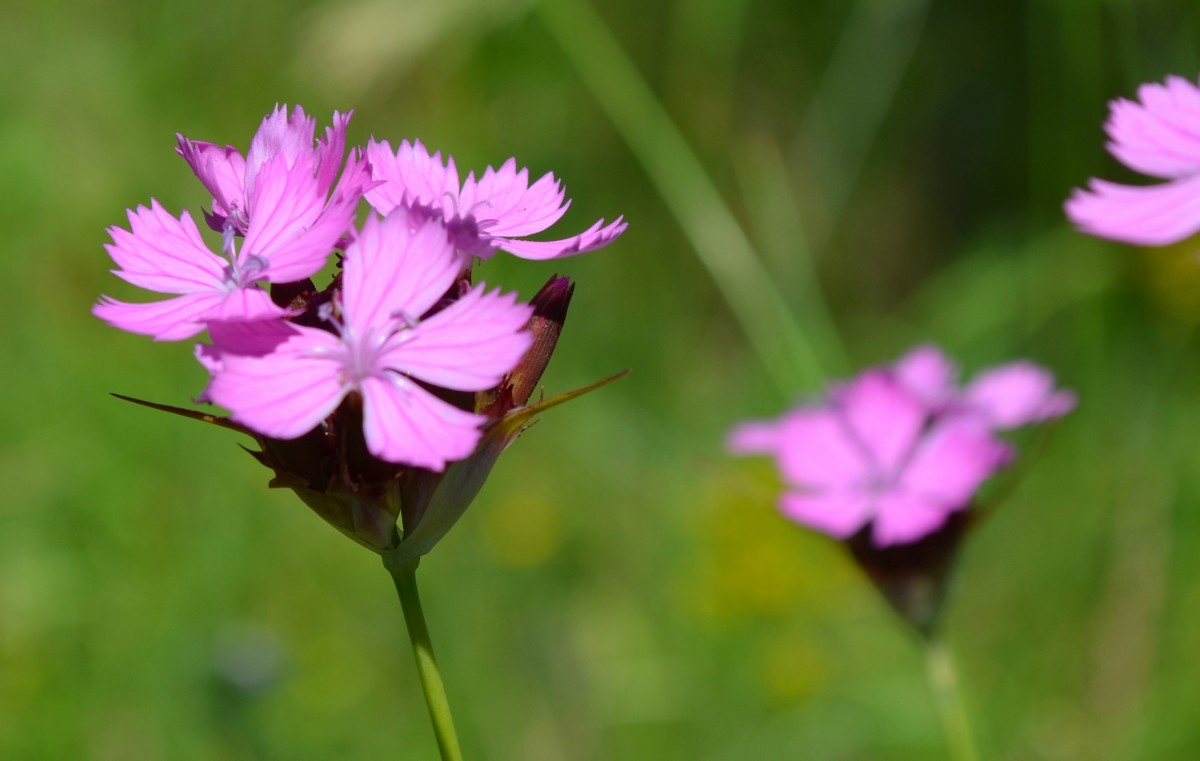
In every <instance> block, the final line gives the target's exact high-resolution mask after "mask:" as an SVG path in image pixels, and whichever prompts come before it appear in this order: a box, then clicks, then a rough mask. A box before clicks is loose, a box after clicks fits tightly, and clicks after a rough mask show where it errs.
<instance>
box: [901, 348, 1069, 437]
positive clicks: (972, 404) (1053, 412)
mask: <svg viewBox="0 0 1200 761" xmlns="http://www.w3.org/2000/svg"><path fill="white" fill-rule="evenodd" d="M893 372H894V373H895V374H896V377H897V378H898V379H899V381H900V383H901V384H902V385H904V387H905V388H906V389H908V391H909V393H911V394H913V395H914V396H916V397H917V398H918V399H920V400H921V401H922V402H923V403H924V404H925V405H926V406H927V407H928V410H929V412H930V413H932V414H946V413H951V412H953V413H955V414H958V415H974V416H976V417H978V418H979V419H980V421H981V422H983V423H985V424H986V425H988V426H990V427H992V428H995V429H997V430H1006V429H1009V428H1019V427H1021V426H1023V425H1029V424H1030V423H1039V422H1041V421H1043V420H1047V419H1050V418H1055V417H1061V416H1062V415H1065V414H1066V413H1068V412H1070V411H1071V410H1073V409H1074V408H1075V402H1076V399H1075V394H1074V392H1072V391H1064V390H1057V389H1055V388H1054V376H1053V375H1052V374H1051V373H1050V372H1049V371H1048V370H1046V369H1045V368H1042V367H1039V366H1037V365H1035V364H1034V363H1032V362H1029V361H1026V360H1018V361H1016V362H1009V363H1007V364H1004V365H999V366H997V367H993V368H991V369H988V370H985V371H983V372H981V373H979V374H978V375H976V376H975V377H974V378H973V379H971V382H970V383H968V384H967V385H966V386H965V387H961V388H960V387H959V386H958V374H959V371H958V367H957V366H956V365H955V364H954V362H952V361H951V360H950V358H949V357H947V356H946V355H945V354H943V353H942V350H941V349H939V348H938V347H936V346H934V345H933V344H925V345H923V346H918V347H917V348H915V349H913V350H912V351H910V352H909V353H908V354H906V355H904V356H903V357H901V358H900V359H899V360H898V361H897V362H896V364H895V365H894V366H893Z"/></svg>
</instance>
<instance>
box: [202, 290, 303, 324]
mask: <svg viewBox="0 0 1200 761" xmlns="http://www.w3.org/2000/svg"><path fill="white" fill-rule="evenodd" d="M288 314H290V313H289V312H288V311H287V310H286V309H284V308H283V307H281V306H279V305H278V304H276V303H275V302H274V301H271V296H270V294H268V293H267V292H266V291H264V290H263V289H262V288H259V287H258V286H250V287H248V288H235V289H233V290H232V291H230V292H229V293H227V294H225V297H224V298H223V299H221V301H220V302H219V303H218V304H217V306H216V308H215V309H214V310H213V311H212V312H211V313H209V314H208V315H206V316H205V320H225V321H229V322H254V321H258V320H271V319H276V318H280V317H284V316H286V315H288Z"/></svg>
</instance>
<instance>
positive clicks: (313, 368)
mask: <svg viewBox="0 0 1200 761" xmlns="http://www.w3.org/2000/svg"><path fill="white" fill-rule="evenodd" d="M459 272H460V261H459V258H458V255H457V253H456V252H455V250H454V248H453V246H452V245H451V244H450V243H449V241H448V239H447V237H446V233H445V230H444V228H442V226H441V224H440V223H439V222H437V221H432V220H426V221H420V220H416V219H414V218H413V217H411V216H410V215H409V213H408V212H407V210H405V209H400V210H398V211H396V212H395V213H393V214H390V215H389V216H388V217H387V218H386V219H383V220H382V221H381V220H378V219H375V218H374V217H372V218H371V219H369V220H368V221H367V223H366V225H365V226H364V227H363V229H362V232H361V233H360V234H359V235H358V236H357V238H356V239H355V240H354V242H352V243H351V244H350V245H349V246H348V247H347V249H346V254H345V258H344V260H343V275H342V290H341V299H340V303H336V302H335V305H334V308H333V309H331V310H327V315H326V316H327V317H328V319H329V321H330V322H332V323H333V325H334V326H335V327H336V329H337V332H336V333H333V332H329V331H325V330H320V329H317V328H311V327H306V326H302V325H296V324H292V323H287V322H282V321H272V322H267V323H265V324H263V325H262V326H261V331H259V332H257V333H256V329H255V327H254V326H253V325H250V324H247V325H243V326H241V329H240V330H238V331H233V332H224V331H218V332H217V334H216V336H214V338H215V340H217V341H218V343H217V344H216V345H215V346H214V347H213V349H211V350H209V352H208V356H206V357H205V358H204V360H203V361H204V362H205V364H206V366H207V367H209V369H210V370H211V371H212V372H213V378H212V382H211V383H210V384H209V386H208V388H207V390H206V391H205V397H206V398H207V399H209V400H211V401H213V402H215V403H217V404H220V405H221V406H223V407H226V408H228V409H229V410H230V411H231V412H232V415H231V418H232V419H233V420H234V421H236V422H238V423H241V424H243V425H245V426H246V427H248V428H250V429H252V430H254V431H256V432H258V433H261V434H263V435H264V436H268V437H271V438H275V439H293V438H297V437H299V436H302V435H303V434H305V433H307V432H308V431H311V430H312V429H313V428H315V427H316V426H317V425H318V424H320V423H321V421H322V420H324V419H325V418H326V417H328V416H329V415H330V414H332V413H333V411H334V410H335V409H336V408H337V407H338V405H339V404H340V403H341V402H342V400H343V399H344V398H345V397H346V396H347V395H348V394H351V393H357V394H359V395H361V398H362V415H363V433H364V436H365V439H366V444H367V449H368V450H369V451H370V452H371V453H372V454H373V455H375V456H376V457H378V458H379V459H381V460H386V461H389V462H394V463H404V464H408V465H413V466H418V467H423V468H428V469H430V470H437V471H440V470H442V469H444V468H445V466H446V463H447V462H448V461H451V460H457V459H461V458H463V457H466V456H468V455H469V454H471V452H472V451H473V450H474V448H475V445H476V443H477V442H478V441H479V438H480V435H481V432H480V425H481V424H482V423H483V422H485V421H486V419H487V418H486V417H485V416H482V415H477V414H475V413H473V412H468V411H465V410H462V409H459V408H458V407H455V406H454V405H452V404H450V403H448V402H446V401H443V400H442V399H440V398H438V397H437V396H436V395H434V394H433V393H432V392H430V391H429V390H427V389H426V388H425V387H424V385H423V384H430V385H433V386H438V387H441V388H445V389H452V390H456V391H481V390H485V389H489V388H492V387H494V386H495V385H496V384H497V383H499V381H500V380H501V378H502V377H503V376H504V375H505V373H507V372H509V371H510V370H512V369H513V368H514V367H515V366H516V365H517V363H518V362H519V361H520V359H521V357H522V355H523V354H524V353H525V351H526V350H527V349H528V348H529V347H530V344H531V342H532V338H531V335H530V333H529V332H528V331H525V330H523V328H524V327H525V325H526V323H527V322H528V320H529V317H530V315H531V313H532V309H531V308H530V307H529V306H527V305H524V304H517V303H516V300H515V296H514V294H511V293H510V294H504V295H501V294H500V293H499V291H498V290H497V291H492V292H491V293H485V292H484V287H483V285H482V284H481V285H477V286H475V287H474V288H473V289H471V290H470V291H468V292H467V293H466V294H465V295H463V296H462V297H460V298H459V299H457V300H456V301H454V302H452V303H451V304H449V305H448V306H446V307H445V308H443V309H441V310H440V311H436V312H435V313H433V314H432V315H427V312H429V310H430V308H431V307H433V306H434V305H435V304H436V303H437V302H438V301H439V299H441V297H442V296H443V295H444V294H445V293H446V292H447V290H448V289H449V288H450V287H451V286H452V285H453V284H454V283H455V282H456V281H457V278H458V275H459ZM263 335H266V336H267V337H268V338H269V339H271V342H272V343H273V344H274V345H273V348H272V349H271V350H270V351H269V352H265V351H264V350H263V341H262V340H261V339H262V338H263ZM214 354H215V356H214Z"/></svg>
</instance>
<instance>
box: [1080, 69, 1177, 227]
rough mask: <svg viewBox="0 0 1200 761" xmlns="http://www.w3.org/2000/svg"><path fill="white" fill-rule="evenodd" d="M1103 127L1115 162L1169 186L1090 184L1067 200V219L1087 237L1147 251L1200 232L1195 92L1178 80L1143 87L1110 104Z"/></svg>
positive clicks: (1104, 182) (1096, 180)
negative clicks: (1131, 96)
mask: <svg viewBox="0 0 1200 761" xmlns="http://www.w3.org/2000/svg"><path fill="white" fill-rule="evenodd" d="M1104 129H1105V131H1106V132H1107V133H1108V136H1109V138H1110V140H1109V143H1108V150H1109V152H1110V153H1111V154H1112V155H1113V156H1115V157H1116V158H1117V160H1119V161H1120V162H1121V163H1123V164H1125V165H1126V166H1128V167H1129V168H1131V169H1135V170H1137V171H1139V172H1141V173H1143V174H1147V175H1150V176H1152V177H1159V178H1162V179H1165V180H1168V182H1165V183H1162V184H1160V185H1151V186H1130V185H1120V184H1117V183H1113V182H1106V181H1104V180H1099V179H1092V180H1091V181H1090V182H1089V184H1088V189H1087V190H1083V189H1076V190H1075V192H1074V193H1073V194H1072V195H1071V197H1070V198H1069V199H1067V202H1066V205H1065V208H1066V213H1067V217H1068V218H1070V220H1071V221H1072V222H1074V223H1075V224H1076V225H1077V226H1078V227H1079V229H1080V230H1082V231H1083V232H1085V233H1089V234H1091V235H1096V236H1099V237H1101V238H1111V239H1112V240H1119V241H1123V242H1126V243H1133V244H1137V245H1145V246H1164V245H1168V244H1171V243H1176V242H1178V241H1181V240H1183V239H1184V238H1187V237H1189V236H1191V235H1192V234H1193V233H1195V232H1196V231H1198V230H1200V88H1198V87H1197V86H1196V85H1194V84H1192V83H1191V82H1189V81H1187V80H1186V79H1183V78H1182V77H1177V76H1171V77H1167V79H1166V82H1165V84H1161V85H1160V84H1144V85H1142V86H1141V87H1139V88H1138V100H1137V101H1130V100H1125V99H1124V98H1118V99H1116V100H1114V101H1113V102H1112V104H1111V105H1110V108H1109V117H1108V121H1107V122H1106V123H1105V125H1104Z"/></svg>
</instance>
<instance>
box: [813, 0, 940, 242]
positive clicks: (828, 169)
mask: <svg viewBox="0 0 1200 761" xmlns="http://www.w3.org/2000/svg"><path fill="white" fill-rule="evenodd" d="M928 10H929V3H928V0H859V2H857V3H855V6H854V9H853V10H852V11H851V13H850V18H849V19H848V20H847V21H846V25H845V27H844V28H843V30H842V33H841V36H840V37H839V38H838V43H837V47H836V48H835V49H834V52H833V54H832V56H831V57H830V60H829V62H828V64H827V65H826V67H825V71H824V73H823V74H822V76H821V80H820V82H819V83H818V85H817V88H816V91H815V92H814V93H813V96H812V99H811V101H810V102H809V104H808V114H807V116H806V117H805V120H804V125H803V127H802V129H801V131H800V134H799V135H798V136H797V139H798V140H802V141H808V142H810V143H811V144H812V145H813V146H816V147H817V150H815V151H811V150H810V151H808V152H807V153H808V154H810V155H812V156H813V157H814V158H820V157H824V158H825V160H824V161H822V162H820V164H819V165H818V166H817V169H818V171H819V172H820V174H819V175H818V182H819V186H820V188H821V194H822V196H823V197H824V199H825V203H826V207H827V209H828V213H829V216H828V220H829V224H826V225H825V226H824V227H823V228H822V230H820V231H819V233H820V234H819V235H818V236H817V238H816V240H815V241H814V242H813V248H814V249H815V250H816V251H817V252H818V253H820V251H821V249H823V248H824V247H825V244H826V243H827V242H828V239H829V237H830V235H831V234H832V231H833V230H834V229H836V227H837V225H838V222H839V221H840V219H841V217H842V215H843V213H844V212H845V209H846V203H847V202H848V201H849V199H850V196H851V194H852V193H853V192H854V188H855V186H856V185H857V184H858V181H859V179H860V178H861V176H862V173H863V169H864V167H865V166H866V164H867V159H868V157H869V156H870V154H871V148H872V146H874V144H875V142H876V139H877V138H878V136H879V130H880V127H881V126H882V125H883V119H884V117H885V116H886V115H887V112H888V109H889V108H890V106H891V104H892V102H893V101H894V100H895V98H896V93H897V91H898V90H899V87H900V80H901V79H902V78H903V76H904V73H905V72H906V71H907V70H908V66H909V64H910V63H911V62H912V59H913V56H914V54H915V53H916V51H917V43H918V41H919V40H920V38H921V33H922V32H923V31H924V29H925V20H926V18H927V16H928V15H929V14H928Z"/></svg>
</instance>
